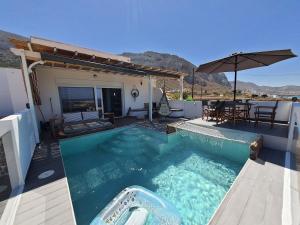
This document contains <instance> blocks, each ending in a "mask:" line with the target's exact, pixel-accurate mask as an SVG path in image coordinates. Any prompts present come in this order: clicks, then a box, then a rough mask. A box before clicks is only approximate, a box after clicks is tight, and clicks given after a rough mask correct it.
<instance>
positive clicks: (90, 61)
mask: <svg viewBox="0 0 300 225" xmlns="http://www.w3.org/2000/svg"><path fill="white" fill-rule="evenodd" d="M10 41H11V43H12V44H14V45H15V47H16V48H17V49H23V50H24V51H25V53H26V54H25V55H26V58H27V59H28V60H29V61H38V60H41V58H43V60H45V61H47V62H52V64H55V63H64V65H66V64H69V68H75V67H76V65H77V66H80V68H82V67H91V68H96V69H102V71H110V72H119V73H122V74H123V73H127V74H128V75H135V76H136V75H139V76H149V75H152V76H158V77H168V78H175V79H180V78H181V77H183V76H186V75H187V74H185V73H182V72H178V71H174V70H168V69H165V68H164V69H162V68H157V67H151V66H146V65H139V64H134V63H131V62H130V60H129V58H127V57H123V56H117V55H113V54H109V53H102V52H98V51H94V50H90V49H85V48H80V47H75V46H73V45H68V44H64V43H60V42H55V41H49V40H45V39H41V38H34V37H32V38H31V39H30V46H29V45H28V41H27V40H20V39H10ZM41 54H43V57H41V56H40V55H41ZM59 67H61V64H60V65H59ZM65 67H66V66H65Z"/></svg>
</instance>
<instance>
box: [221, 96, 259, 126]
mask: <svg viewBox="0 0 300 225" xmlns="http://www.w3.org/2000/svg"><path fill="white" fill-rule="evenodd" d="M252 105H254V104H253V103H250V102H239V101H227V102H225V111H226V113H227V114H228V115H227V119H228V120H232V121H233V122H234V124H235V122H236V120H237V119H246V120H247V119H248V120H249V121H250V110H251V107H252ZM241 107H243V108H244V109H242V110H241V109H240V108H241ZM226 108H227V110H226ZM241 112H244V113H245V114H244V117H243V118H241V117H240V114H241Z"/></svg>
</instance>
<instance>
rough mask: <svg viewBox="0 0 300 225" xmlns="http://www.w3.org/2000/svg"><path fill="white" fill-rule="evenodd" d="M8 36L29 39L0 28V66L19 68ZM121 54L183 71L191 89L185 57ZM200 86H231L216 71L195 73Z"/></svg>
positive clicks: (172, 84) (174, 85)
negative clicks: (11, 50)
mask: <svg viewBox="0 0 300 225" xmlns="http://www.w3.org/2000/svg"><path fill="white" fill-rule="evenodd" d="M9 38H18V39H23V40H29V39H28V38H26V37H23V36H20V35H17V34H13V33H9V32H6V31H1V30H0V67H12V68H20V59H19V57H17V56H15V55H14V54H13V53H12V52H10V50H9V48H10V47H12V45H11V44H10V42H9ZM121 55H123V56H127V57H130V58H131V61H132V62H133V63H137V64H143V65H148V66H155V67H160V68H164V69H171V70H177V71H182V72H185V73H187V74H189V75H188V76H186V77H185V79H184V87H185V89H187V90H188V91H190V90H191V86H192V82H193V77H192V71H193V68H194V69H196V68H197V67H196V66H195V65H193V64H192V63H191V62H189V61H187V60H186V59H184V58H181V57H178V56H176V55H171V54H166V53H157V52H153V51H147V52H144V53H129V52H125V53H123V54H121ZM157 83H158V86H160V87H162V86H163V80H162V79H160V80H158V82H157ZM201 86H202V88H203V90H204V91H206V92H208V93H212V92H218V93H224V92H228V91H229V90H230V87H231V86H230V83H229V82H228V80H227V77H226V76H225V74H224V73H216V74H205V73H195V92H196V93H197V92H200V89H201ZM166 87H167V89H168V90H178V89H179V82H178V81H176V80H174V79H172V80H167V81H166Z"/></svg>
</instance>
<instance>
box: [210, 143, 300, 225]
mask: <svg viewBox="0 0 300 225" xmlns="http://www.w3.org/2000/svg"><path fill="white" fill-rule="evenodd" d="M284 164H285V152H283V151H276V150H270V149H264V150H263V151H262V152H261V154H260V157H259V159H257V160H256V161H252V160H248V161H247V162H246V164H245V166H244V167H243V169H242V171H241V172H240V174H239V176H238V177H237V179H236V181H235V182H234V184H233V186H232V187H231V189H230V191H229V192H228V194H227V195H226V197H225V199H224V200H223V202H222V203H221V205H220V207H219V209H218V210H217V212H216V213H215V215H214V217H213V218H212V219H211V221H210V223H209V225H225V224H226V225H227V224H230V225H248V224H249V225H253V224H266V225H267V224H272V225H281V224H287V223H286V222H287V221H282V213H283V210H286V209H284V204H283V201H285V199H284V197H283V196H284V193H283V192H284V185H285V184H284V171H285V167H284ZM291 172H292V177H291V183H290V186H289V187H288V188H289V191H291V196H292V198H291V202H289V204H291V207H292V211H293V213H292V215H291V216H292V219H293V220H292V224H300V216H299V210H300V205H299V198H296V197H295V198H293V196H297V194H298V195H299V191H300V190H299V185H297V182H296V181H297V176H298V175H299V171H296V170H295V167H294V166H293V168H292V170H291Z"/></svg>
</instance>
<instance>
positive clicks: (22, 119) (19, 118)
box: [0, 109, 36, 189]
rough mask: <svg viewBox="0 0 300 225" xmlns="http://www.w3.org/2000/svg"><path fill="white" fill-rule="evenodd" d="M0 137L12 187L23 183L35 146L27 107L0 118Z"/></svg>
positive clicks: (31, 122)
mask: <svg viewBox="0 0 300 225" xmlns="http://www.w3.org/2000/svg"><path fill="white" fill-rule="evenodd" d="M0 137H2V141H3V147H4V151H5V155H6V158H7V159H6V161H7V167H8V172H9V176H10V180H11V185H12V189H14V188H16V187H18V186H20V185H22V184H24V182H25V178H26V174H27V171H28V168H29V165H30V162H31V158H32V155H33V152H34V149H35V146H36V142H35V137H34V126H33V120H32V116H31V112H30V110H29V109H26V110H24V111H21V112H20V113H17V114H14V115H10V116H7V117H5V118H3V119H1V120H0Z"/></svg>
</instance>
